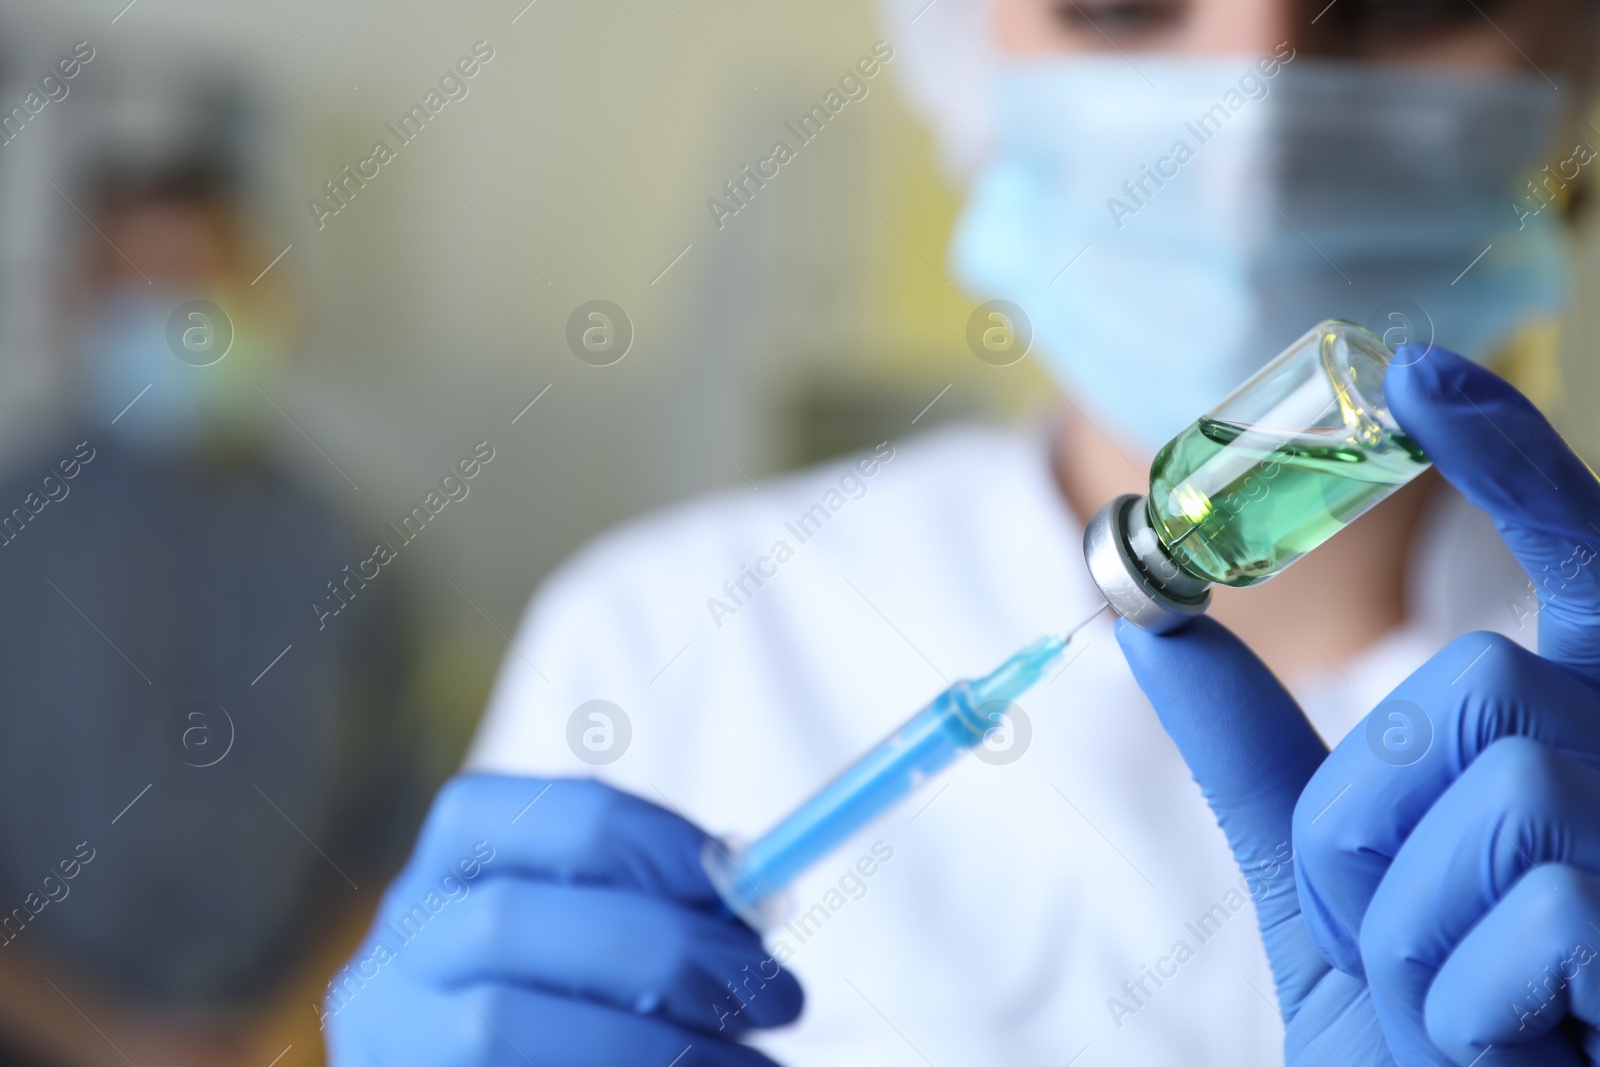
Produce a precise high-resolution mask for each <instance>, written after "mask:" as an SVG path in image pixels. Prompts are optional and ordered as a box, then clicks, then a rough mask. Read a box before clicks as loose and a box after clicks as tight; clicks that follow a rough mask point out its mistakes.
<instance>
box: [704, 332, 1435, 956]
mask: <svg viewBox="0 0 1600 1067" xmlns="http://www.w3.org/2000/svg"><path fill="white" fill-rule="evenodd" d="M1392 358H1393V353H1392V352H1391V351H1390V349H1389V347H1388V346H1387V345H1385V344H1384V343H1383V341H1382V340H1380V339H1379V338H1378V337H1376V336H1375V335H1373V334H1372V333H1371V332H1370V331H1368V330H1366V329H1363V328H1362V327H1360V326H1357V325H1355V324H1353V323H1348V322H1341V321H1338V320H1332V319H1330V320H1327V321H1325V322H1321V323H1318V324H1317V325H1316V326H1314V327H1312V328H1311V329H1310V330H1308V331H1307V332H1306V333H1305V334H1304V335H1303V336H1302V337H1300V339H1299V340H1297V341H1295V342H1294V343H1293V344H1292V345H1290V346H1289V347H1288V348H1287V349H1285V350H1284V351H1283V352H1282V353H1281V354H1280V355H1278V357H1277V358H1275V359H1273V360H1272V361H1271V362H1270V363H1268V364H1267V365H1266V366H1265V367H1263V368H1262V369H1261V370H1260V371H1258V372H1257V373H1256V374H1255V375H1253V376H1252V377H1251V378H1250V379H1249V380H1248V381H1246V382H1245V383H1244V384H1243V385H1241V386H1240V387H1239V388H1238V389H1236V390H1235V391H1234V392H1233V393H1232V394H1230V395H1229V396H1228V397H1227V399H1225V400H1223V401H1222V403H1220V404H1218V405H1217V406H1216V407H1215V408H1214V409H1213V410H1212V411H1210V412H1208V413H1207V414H1205V415H1203V416H1201V417H1200V418H1199V419H1197V420H1196V421H1195V422H1194V423H1193V424H1192V425H1190V426H1189V427H1188V428H1187V429H1185V430H1183V431H1182V432H1181V433H1179V434H1178V436H1177V437H1175V438H1173V439H1172V440H1171V441H1169V442H1167V444H1166V445H1165V446H1164V447H1163V448H1162V449H1161V450H1160V452H1158V453H1157V455H1156V458H1155V462H1154V463H1153V464H1152V465H1151V469H1150V491H1149V495H1148V496H1145V497H1139V496H1134V495H1126V496H1121V497H1118V498H1117V499H1115V500H1113V501H1111V502H1110V503H1109V504H1107V505H1106V506H1105V507H1104V508H1102V509H1101V510H1100V512H1099V513H1098V514H1096V515H1095V517H1094V518H1093V519H1091V520H1090V522H1089V524H1088V526H1087V528H1086V529H1085V531H1084V557H1085V559H1086V561H1087V563H1088V566H1089V571H1090V574H1091V575H1092V577H1093V578H1094V581H1095V584H1096V585H1097V586H1098V587H1099V589H1100V592H1101V594H1102V595H1103V596H1104V597H1105V604H1104V605H1102V606H1101V607H1100V608H1097V609H1096V610H1095V611H1094V612H1093V613H1092V614H1090V615H1089V616H1088V618H1085V619H1083V620H1082V621H1080V622H1078V623H1076V624H1075V625H1073V626H1071V627H1069V628H1068V629H1066V630H1064V631H1062V632H1061V633H1059V634H1049V635H1046V636H1044V637H1041V638H1040V639H1039V640H1038V641H1036V642H1034V643H1033V644H1031V645H1029V646H1028V647H1027V648H1024V649H1023V650H1021V651H1020V652H1018V653H1017V654H1016V655H1014V656H1012V657H1011V658H1010V659H1008V660H1007V661H1006V662H1005V663H1003V664H1001V665H1000V666H999V667H997V668H996V669H995V670H994V671H993V672H991V673H990V674H988V675H986V676H984V677H983V678H981V679H978V680H976V681H972V682H968V681H960V682H957V683H955V684H954V685H952V686H950V687H949V688H948V689H946V690H944V691H943V692H942V693H940V694H939V695H938V696H937V697H935V698H934V700H933V701H932V702H931V703H930V704H928V705H927V706H926V707H925V708H923V709H922V710H921V711H919V712H917V713H916V714H915V715H913V716H912V717H911V718H910V719H908V720H907V721H906V722H905V723H904V724H903V725H902V726H901V727H900V728H899V729H897V730H896V731H895V732H894V733H893V734H891V735H890V736H889V737H888V738H887V739H886V740H884V741H883V743H882V744H880V745H878V746H877V747H875V748H873V749H872V750H871V751H869V752H868V753H867V754H866V755H865V756H863V757H862V758H861V759H859V760H857V761H856V762H855V763H854V764H852V765H851V766H850V767H849V768H848V769H847V770H845V771H844V772H843V773H842V774H840V775H839V776H838V777H837V778H835V779H834V780H833V781H832V782H831V783H829V784H828V785H827V786H825V787H824V788H823V789H822V790H821V791H819V792H818V793H817V794H816V795H815V796H813V797H812V798H811V799H810V800H808V801H806V802H805V803H804V804H802V805H801V806H800V807H799V808H797V809H796V810H795V811H794V812H793V813H792V814H791V815H789V816H788V817H787V818H785V819H783V820H782V821H780V822H779V823H778V824H777V826H775V827H773V828H772V829H771V830H770V831H768V832H767V833H766V834H764V835H763V836H762V837H760V838H758V839H757V840H755V841H753V842H751V843H750V844H749V845H747V846H744V847H735V846H732V845H730V844H729V843H727V842H720V843H719V842H716V841H712V840H708V841H707V843H706V847H705V849H704V851H703V853H702V862H703V863H704V865H705V867H706V873H707V875H708V876H709V877H710V878H711V882H712V884H713V885H714V886H715V887H716V889H717V892H718V893H719V894H720V895H721V897H722V899H723V902H724V903H725V904H727V906H728V908H729V909H730V910H731V911H733V912H734V913H735V914H737V915H739V916H740V917H741V918H743V919H745V920H746V921H747V922H749V923H750V924H751V925H752V926H755V927H756V928H757V929H763V928H767V927H770V926H771V925H773V924H774V923H776V922H779V921H781V920H782V918H783V910H784V903H783V898H782V897H781V895H780V894H781V891H782V890H783V889H784V887H785V886H787V885H788V884H789V883H790V882H791V881H793V880H794V879H795V878H796V877H797V876H799V875H800V874H801V873H802V872H804V871H805V870H806V869H807V868H809V867H810V866H811V865H812V864H813V863H815V862H817V861H818V860H819V859H821V858H822V857H824V856H826V855H827V854H828V853H829V852H831V851H832V850H833V849H834V848H835V847H836V846H838V845H839V844H840V843H841V842H843V841H845V840H846V839H847V838H849V837H850V836H851V835H853V834H854V833H856V831H858V830H860V829H861V828H862V827H863V826H865V825H867V824H868V823H869V822H871V821H872V820H873V819H874V818H876V817H878V816H879V815H881V814H882V813H883V812H885V811H886V810H888V809H889V808H891V807H892V806H894V805H895V804H896V803H897V802H899V801H900V800H901V799H903V798H904V797H906V796H907V795H909V794H910V793H911V792H912V791H914V790H915V789H916V788H917V787H918V786H919V785H921V784H922V783H923V782H925V781H927V780H928V779H929V778H931V777H932V776H933V775H935V774H937V773H938V772H939V771H941V770H943V769H944V768H945V767H947V766H948V765H949V764H950V763H952V762H953V761H954V760H955V759H956V758H957V757H958V756H960V755H961V753H962V752H964V751H966V750H967V749H970V748H972V747H974V746H976V745H978V744H980V743H982V742H983V740H984V738H985V736H986V734H987V733H988V731H990V730H993V729H998V728H1001V727H1002V726H1003V724H1004V716H1005V713H1006V708H1007V706H1008V704H1009V702H1010V701H1013V700H1015V699H1017V698H1018V697H1019V696H1021V695H1022V694H1023V693H1024V692H1025V691H1026V690H1028V689H1029V688H1031V687H1032V686H1033V685H1034V684H1035V683H1036V682H1038V680H1039V679H1040V678H1041V677H1043V675H1044V673H1045V671H1046V670H1047V669H1048V668H1049V666H1050V665H1051V664H1052V663H1053V662H1054V661H1055V660H1056V658H1057V657H1059V656H1060V655H1061V653H1062V652H1063V651H1064V650H1065V649H1066V648H1067V646H1068V644H1069V643H1070V642H1071V641H1072V638H1073V636H1074V634H1076V633H1077V632H1078V631H1079V630H1080V629H1081V628H1082V627H1083V626H1085V625H1086V624H1087V623H1088V622H1090V621H1091V620H1092V619H1094V618H1095V617H1097V616H1098V615H1100V613H1101V612H1103V611H1105V610H1106V608H1107V607H1109V608H1110V609H1111V610H1113V611H1114V612H1116V613H1117V614H1118V615H1120V616H1121V617H1123V618H1125V619H1127V620H1128V621H1129V622H1130V623H1132V624H1134V625H1136V626H1138V627H1140V628H1141V629H1144V630H1148V631H1150V632H1153V633H1169V632H1172V631H1175V630H1177V629H1179V628H1180V627H1182V626H1183V625H1184V624H1185V623H1187V622H1189V621H1190V620H1191V619H1193V618H1194V617H1196V616H1198V615H1201V614H1203V613H1204V612H1205V610H1206V608H1207V606H1208V605H1209V604H1210V600H1211V593H1210V588H1211V586H1212V585H1213V584H1221V585H1228V586H1249V585H1255V584H1257V583H1260V582H1264V581H1266V580H1268V579H1269V578H1272V577H1273V576H1275V575H1277V574H1279V573H1281V572H1282V571H1283V569H1284V568H1286V567H1288V566H1289V565H1290V564H1292V563H1293V562H1294V561H1295V560H1297V559H1299V558H1300V557H1301V556H1304V555H1305V554H1306V553H1308V552H1310V551H1311V550H1312V549H1314V548H1316V547H1317V546H1318V545H1320V544H1322V543H1323V542H1324V541H1326V540H1327V539H1328V538H1330V537H1332V536H1333V535H1334V534H1336V533H1338V532H1339V531H1340V530H1341V529H1343V528H1344V527H1345V526H1347V525H1348V524H1350V523H1351V522H1353V521H1355V520H1356V519H1357V518H1358V517H1360V516H1361V515H1362V514H1363V513H1364V512H1366V511H1367V509H1369V508H1371V507H1372V506H1373V505H1375V504H1377V503H1378V502H1379V501H1381V500H1383V499H1384V498H1385V497H1387V496H1389V494H1391V493H1393V492H1394V491H1395V490H1396V489H1398V488H1400V487H1401V486H1402V485H1405V484H1406V483H1407V482H1409V481H1410V480H1411V479H1413V478H1415V477H1416V476H1417V475H1419V474H1421V473H1422V472H1423V471H1424V470H1426V469H1428V466H1429V462H1428V459H1427V457H1426V456H1424V455H1423V453H1422V450H1421V449H1420V448H1418V447H1417V445H1416V444H1415V443H1414V442H1413V441H1412V440H1411V439H1410V438H1409V437H1408V436H1407V435H1406V434H1405V432H1404V430H1402V429H1401V427H1400V425H1399V424H1398V423H1397V422H1396V421H1395V419H1394V416H1393V415H1392V414H1390V412H1389V408H1388V404H1387V402H1386V400H1385V398H1384V393H1383V379H1384V372H1385V371H1386V370H1387V369H1388V367H1389V363H1390V360H1391V359H1392Z"/></svg>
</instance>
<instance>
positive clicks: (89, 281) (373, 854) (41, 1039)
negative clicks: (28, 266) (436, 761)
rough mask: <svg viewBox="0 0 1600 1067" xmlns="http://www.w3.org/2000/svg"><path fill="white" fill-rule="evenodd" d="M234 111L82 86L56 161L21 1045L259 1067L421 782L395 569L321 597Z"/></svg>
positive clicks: (25, 612)
mask: <svg viewBox="0 0 1600 1067" xmlns="http://www.w3.org/2000/svg"><path fill="white" fill-rule="evenodd" d="M248 102H249V101H247V99H246V98H245V96H244V95H243V93H242V90H241V89H240V88H239V86H237V85H233V84H230V83H228V82H227V81H221V82H211V81H205V82H199V83H193V84H190V83H177V84H162V83H160V82H157V83H156V84H154V85H152V84H145V83H141V82H134V83H132V84H125V85H119V86H117V87H116V88H115V89H113V90H112V91H111V92H110V93H109V94H108V96H107V97H99V98H93V99H82V100H80V101H78V102H77V106H78V107H79V109H80V110H84V109H88V108H97V110H92V111H86V113H87V114H90V115H91V116H99V118H100V120H101V121H96V120H95V119H94V118H92V117H91V118H90V119H88V120H80V121H83V123H84V126H85V128H84V129H82V130H80V131H79V132H80V134H81V136H80V137H79V138H78V139H77V141H78V143H79V144H81V146H82V148H81V158H82V162H81V163H80V165H79V166H76V167H74V168H71V171H70V173H71V174H72V178H70V179H69V178H66V177H58V178H57V182H56V184H57V185H58V186H59V187H60V189H61V191H62V193H63V195H64V196H66V197H67V198H69V199H70V200H71V201H72V204H73V208H74V209H75V211H81V212H82V218H81V219H80V218H79V216H78V215H77V214H69V215H68V216H67V218H68V219H69V220H70V222H71V223H72V224H73V228H72V241H71V244H70V248H71V250H72V252H71V255H69V256H68V262H69V270H68V272H67V279H66V285H65V287H64V291H63V292H62V293H61V302H60V315H59V322H60V324H61V328H60V330H59V331H58V338H59V342H60V358H61V359H62V361H63V362H64V363H65V364H66V365H67V377H68V380H69V382H70V386H69V397H70V401H71V409H70V412H69V414H68V416H67V418H66V419H65V420H64V421H63V423H62V424H61V425H59V426H58V427H57V428H56V430H55V431H54V432H53V433H51V434H50V435H49V436H48V437H47V438H43V439H40V440H37V441H35V442H33V443H32V444H31V445H30V446H29V447H28V448H27V449H26V451H25V453H23V454H19V455H14V456H12V457H10V458H9V459H8V461H7V463H6V471H7V473H6V474H5V476H4V477H3V478H0V501H4V504H3V511H4V519H3V520H0V528H3V533H0V600H3V601H4V602H5V603H6V604H8V605H9V606H10V608H11V611H10V612H9V613H8V615H7V620H6V622H4V623H3V624H0V630H3V633H0V686H3V687H4V689H5V690H6V692H7V694H8V698H7V707H8V711H7V713H6V714H5V715H4V716H3V717H0V752H3V753H4V754H5V769H4V773H0V941H3V942H4V944H3V949H4V951H3V954H0V1041H3V1042H5V1043H7V1044H9V1045H11V1046H13V1047H14V1048H15V1050H16V1051H15V1052H14V1053H12V1054H11V1055H12V1058H11V1059H7V1060H6V1062H19V1063H23V1062H30V1063H31V1062H44V1063H65V1064H78V1063H96V1062H106V1061H107V1057H110V1058H111V1060H113V1061H120V1056H121V1055H122V1054H124V1053H125V1054H126V1055H128V1056H131V1057H132V1058H133V1060H134V1062H140V1063H148V1062H161V1063H168V1064H175V1063H193V1064H225V1063H250V1064H256V1065H259V1064H263V1063H265V1062H266V1061H267V1059H270V1058H271V1056H272V1055H273V1054H275V1053H277V1052H278V1051H279V1050H280V1048H281V1045H282V1042H281V1041H277V1040H276V1038H277V1037H278V1036H279V1035H280V1034H281V1032H282V1030H283V1025H282V1022H281V1020H276V1021H275V1018H276V1017H275V1016H273V1013H274V1012H275V1011H276V1012H278V1014H280V1015H281V1014H282V1009H281V1008H279V1005H280V1004H281V1002H282V1001H283V999H284V998H285V997H286V996H289V995H290V994H291V991H292V990H293V989H294V988H296V987H298V986H301V985H304V984H306V983H307V982H310V983H311V984H312V985H320V984H321V983H320V980H319V979H316V978H315V977H314V974H313V972H314V969H315V968H316V967H319V966H326V962H327V961H326V960H325V959H322V958H319V953H325V952H326V951H327V949H326V948H325V947H324V946H325V945H326V944H327V943H328V938H329V937H330V936H331V937H333V938H334V943H337V939H338V936H339V935H338V930H339V929H341V928H342V926H343V925H344V924H347V923H349V922H351V921H353V920H355V919H356V918H357V913H358V912H359V909H360V908H361V907H362V905H361V904H360V902H359V900H358V898H357V896H356V891H355V888H354V887H355V886H356V885H357V884H363V883H365V882H367V881H368V880H369V879H373V878H381V877H383V875H384V872H385V871H387V870H389V869H392V864H393V862H394V861H395V859H396V858H397V854H396V849H397V847H399V846H402V845H403V842H404V840H405V837H406V836H407V835H408V834H409V832H410V827H411V826H413V825H414V821H415V815H416V813H417V811H418V799H419V797H421V796H423V795H424V794H423V792H422V791H423V790H424V788H425V786H424V784H423V783H422V782H421V781H420V778H421V776H422V771H421V768H420V766H419V764H420V754H419V753H418V752H417V751H416V750H415V744H416V742H417V735H416V733H415V731H414V730H413V729H412V725H413V723H412V720H411V717H410V716H409V714H408V712H407V699H408V694H407V678H408V676H409V671H410V669H411V660H410V658H409V655H408V648H409V645H410V643H411V634H410V632H409V625H410V623H409V620H408V616H407V614H406V612H405V611H404V610H403V608H404V603H403V602H402V598H401V596H400V592H399V587H398V586H397V585H396V583H395V582H394V581H393V580H391V581H388V582H384V583H374V584H373V586H372V587H371V588H360V589H359V590H357V587H356V586H354V585H351V586H347V587H345V595H346V596H348V597H350V598H352V603H351V604H350V605H349V608H348V610H346V611H343V612H341V613H340V615H339V617H338V618H337V619H336V620H331V622H332V624H330V625H327V626H326V627H319V626H318V621H319V620H318V619H317V618H316V617H315V615H314V614H313V612H311V611H308V610H307V600H308V597H312V598H315V596H317V595H318V594H322V593H324V592H326V590H325V583H328V582H332V581H338V580H341V579H343V578H345V576H346V571H347V568H348V565H349V564H351V563H352V562H353V561H355V560H358V559H360V558H362V557H363V556H364V555H366V554H367V553H366V552H365V551H363V550H362V546H361V545H360V543H359V542H358V541H357V540H356V538H355V535H354V533H353V532H352V530H351V528H350V526H349V524H348V523H347V521H346V519H345V518H344V516H343V515H342V514H341V511H342V509H341V508H338V507H335V506H334V504H333V503H332V502H331V501H330V500H329V499H328V498H327V496H326V494H324V493H323V492H322V491H321V490H320V489H318V488H317V487H315V486H314V485H313V484H312V483H311V482H310V481H309V480H308V479H307V478H306V477H305V476H304V475H303V474H301V473H299V472H298V471H296V470H295V469H294V468H293V467H291V466H289V465H286V464H285V463H284V462H283V461H282V460H280V459H279V458H278V457H277V456H276V455H275V454H274V452H273V451H272V448H271V445H272V441H273V437H274V435H275V434H277V433H279V432H281V430H282V428H283V423H284V418H285V417H284V416H283V415H282V414H280V412H279V411H278V410H276V409H275V407H274V403H273V400H272V399H271V398H272V395H273V390H274V388H275V387H276V386H277V385H279V384H280V383H281V381H282V378H283V375H284V371H285V370H286V367H287V363H288V361H289V360H290V359H291V358H292V356H293V352H294V348H295V346H296V344H297V338H296V330H297V325H296V322H295V318H294V315H293V313H292V312H293V308H292V301H291V300H290V299H289V297H288V295H287V293H288V287H287V286H286V285H284V284H282V283H283V282H284V280H285V278H286V275H287V272H288V270H289V268H288V267H287V266H286V265H281V264H280V265H279V267H278V270H277V271H276V272H274V275H273V276H269V278H268V279H266V280H263V281H262V282H261V284H258V285H253V284H252V278H253V277H255V276H256V275H257V274H258V273H259V272H260V270H261V266H262V265H263V264H264V263H266V262H267V260H268V259H269V258H270V256H263V255H261V250H260V249H259V248H258V247H256V245H255V243H254V241H253V240H252V238H251V233H252V227H253V223H254V220H253V218H252V215H251V195H252V192H251V187H250V185H249V181H248V178H249V175H248V174H247V161H248V159H249V155H248V153H247V151H246V149H247V148H249V147H250V141H251V139H252V138H256V137H259V136H260V135H261V131H260V125H259V123H258V122H255V121H253V115H252V113H251V112H250V110H249V109H248V108H247V107H246V104H247V103H248ZM78 114H79V112H72V113H71V115H72V116H76V115H78ZM67 118H68V116H67V115H63V116H61V120H62V121H67ZM51 195H53V194H51ZM51 206H52V207H53V206H54V205H51ZM358 592H359V595H357V593H358ZM47 979H48V980H49V982H50V983H51V984H46V980H47ZM51 985H54V987H55V989H54V991H52V988H51ZM309 996H310V994H306V995H305V996H295V997H294V1001H295V1003H294V1005H293V1013H292V1018H293V1021H294V1026H296V1027H297V1028H301V1029H303V1028H305V1025H306V1023H307V1022H308V1021H312V1020H311V1019H310V1016H309V1013H308V1012H306V1010H305V1006H304V1001H305V1000H306V999H308V998H309ZM80 1010H81V1011H82V1012H83V1016H80V1014H79V1011H80ZM84 1017H87V1018H89V1019H90V1020H92V1021H93V1023H94V1025H95V1028H96V1029H97V1030H98V1031H99V1036H97V1033H96V1029H90V1028H89V1027H86V1026H84V1023H83V1018H84ZM273 1027H276V1028H277V1030H276V1031H275V1032H274V1033H273V1034H272V1035H271V1036H263V1035H262V1031H263V1029H271V1028H273ZM299 1044H300V1046H301V1052H300V1053H299V1054H297V1055H296V1056H295V1057H294V1058H292V1059H290V1060H288V1061H286V1062H290V1063H293V1062H301V1058H302V1057H305V1056H307V1055H310V1054H312V1052H313V1048H314V1045H315V1042H314V1040H301V1041H300V1042H299ZM108 1046H110V1047H108ZM269 1046H270V1048H271V1052H267V1051H266V1049H267V1048H268V1047H269ZM113 1049H115V1051H113Z"/></svg>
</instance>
